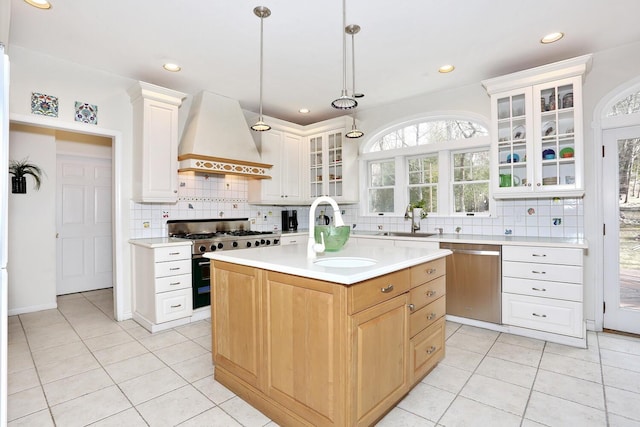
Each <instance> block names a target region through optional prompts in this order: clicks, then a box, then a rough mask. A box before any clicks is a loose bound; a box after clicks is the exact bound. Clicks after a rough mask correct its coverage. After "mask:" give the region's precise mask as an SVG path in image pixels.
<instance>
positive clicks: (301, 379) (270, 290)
mask: <svg viewBox="0 0 640 427" xmlns="http://www.w3.org/2000/svg"><path fill="white" fill-rule="evenodd" d="M264 277H265V278H266V279H265V281H264V283H265V286H264V288H263V301H264V305H265V310H264V313H263V315H264V326H265V334H264V348H265V352H266V353H265V364H266V371H265V373H266V378H265V382H266V384H265V392H266V394H267V395H268V396H269V397H271V398H272V399H273V400H275V401H276V402H278V403H280V404H281V405H282V406H284V407H286V408H287V409H289V410H290V411H293V412H295V413H296V414H298V415H300V416H301V417H303V418H304V419H306V420H308V421H310V422H312V424H313V425H314V426H323V425H341V424H342V420H344V416H345V410H346V409H345V408H346V405H345V404H344V402H345V391H344V390H345V389H346V386H345V384H344V381H345V378H346V364H345V363H344V362H343V361H344V360H345V359H346V345H345V343H346V337H347V332H346V319H345V317H344V312H345V307H346V302H345V288H344V287H343V286H338V285H333V284H331V283H327V282H322V281H319V280H313V279H306V278H301V277H295V276H290V275H286V274H281V273H275V272H266V273H265V276H264Z"/></svg>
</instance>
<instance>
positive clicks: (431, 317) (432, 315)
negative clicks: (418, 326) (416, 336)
mask: <svg viewBox="0 0 640 427" xmlns="http://www.w3.org/2000/svg"><path fill="white" fill-rule="evenodd" d="M435 317H436V314H435V313H431V314H429V315H427V320H431V319H434V318H435Z"/></svg>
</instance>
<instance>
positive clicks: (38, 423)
mask: <svg viewBox="0 0 640 427" xmlns="http://www.w3.org/2000/svg"><path fill="white" fill-rule="evenodd" d="M7 426H8V427H55V425H54V424H53V420H52V419H51V412H49V409H48V408H47V409H43V410H42V411H38V412H34V413H33V414H31V415H27V416H25V417H22V418H18V419H17V420H13V421H11V422H9V423H8V424H7Z"/></svg>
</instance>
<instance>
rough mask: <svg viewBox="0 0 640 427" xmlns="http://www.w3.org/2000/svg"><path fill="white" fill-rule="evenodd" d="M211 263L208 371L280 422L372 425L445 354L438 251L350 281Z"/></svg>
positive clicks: (442, 266) (441, 262)
mask: <svg viewBox="0 0 640 427" xmlns="http://www.w3.org/2000/svg"><path fill="white" fill-rule="evenodd" d="M213 265H214V289H213V301H214V303H213V304H212V323H213V353H214V363H215V365H216V367H215V378H216V380H217V381H219V382H220V383H222V384H224V385H225V386H227V387H228V388H229V389H231V390H232V391H234V392H235V393H236V394H238V395H239V396H240V397H242V398H243V399H244V400H246V401H247V402H249V403H250V404H251V405H253V406H254V407H256V408H258V409H259V410H260V411H262V412H263V413H265V414H266V415H267V416H269V417H270V418H271V419H273V420H274V421H275V422H277V423H278V424H280V425H283V426H368V425H372V424H374V423H375V422H376V421H377V420H379V419H380V418H382V417H383V416H384V415H385V414H386V413H387V412H388V411H389V410H390V409H392V408H393V407H394V405H395V404H396V403H397V402H398V401H400V399H402V397H403V396H404V395H406V394H407V393H408V392H409V390H410V389H411V388H412V387H413V386H414V385H415V384H417V383H418V382H419V381H420V380H421V379H422V378H423V377H424V376H425V375H426V374H427V373H428V372H429V371H430V370H431V369H432V368H433V367H434V366H435V365H436V364H437V362H438V361H440V360H441V359H442V358H443V357H444V298H445V297H444V293H445V289H444V283H445V282H444V273H445V259H444V258H440V259H436V260H434V261H430V262H427V263H423V264H419V265H416V266H413V267H410V268H405V269H402V270H399V271H395V272H392V273H389V274H385V275H383V276H379V277H375V278H372V279H369V280H365V281H362V282H359V283H356V284H353V285H349V286H345V285H342V284H337V283H332V282H327V281H323V280H317V279H311V278H305V277H300V276H294V275H289V274H284V273H279V272H274V271H268V270H262V269H258V268H254V267H248V266H243V265H239V264H232V263H227V262H222V261H219V260H214V261H213ZM413 332H415V333H413Z"/></svg>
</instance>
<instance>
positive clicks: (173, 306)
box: [171, 304, 182, 308]
mask: <svg viewBox="0 0 640 427" xmlns="http://www.w3.org/2000/svg"><path fill="white" fill-rule="evenodd" d="M180 307H182V304H178V305H172V306H171V308H180Z"/></svg>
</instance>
